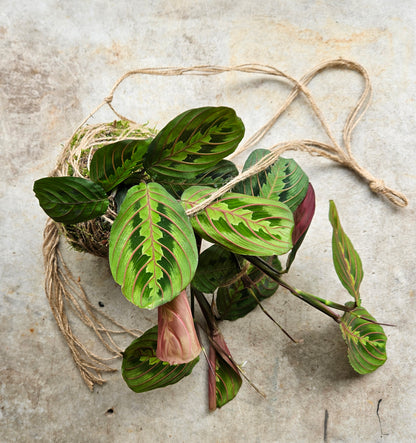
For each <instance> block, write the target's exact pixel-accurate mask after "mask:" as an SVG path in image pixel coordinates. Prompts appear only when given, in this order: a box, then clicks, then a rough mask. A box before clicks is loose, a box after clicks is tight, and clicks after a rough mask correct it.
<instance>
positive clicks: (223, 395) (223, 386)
mask: <svg viewBox="0 0 416 443" xmlns="http://www.w3.org/2000/svg"><path fill="white" fill-rule="evenodd" d="M209 363H210V364H209V369H208V370H209V375H208V395H209V407H210V410H211V411H213V410H214V409H215V408H216V407H218V408H221V407H222V406H224V405H225V404H226V403H228V402H229V401H231V400H232V399H233V398H234V397H235V396H236V395H237V393H238V391H239V390H240V387H241V384H242V379H241V376H240V372H239V369H238V367H237V366H236V365H235V363H234V360H233V359H232V357H231V353H230V350H229V349H228V346H227V343H226V342H225V340H224V336H223V335H222V333H221V331H219V330H218V329H217V330H214V331H212V332H211V334H210V351H209Z"/></svg>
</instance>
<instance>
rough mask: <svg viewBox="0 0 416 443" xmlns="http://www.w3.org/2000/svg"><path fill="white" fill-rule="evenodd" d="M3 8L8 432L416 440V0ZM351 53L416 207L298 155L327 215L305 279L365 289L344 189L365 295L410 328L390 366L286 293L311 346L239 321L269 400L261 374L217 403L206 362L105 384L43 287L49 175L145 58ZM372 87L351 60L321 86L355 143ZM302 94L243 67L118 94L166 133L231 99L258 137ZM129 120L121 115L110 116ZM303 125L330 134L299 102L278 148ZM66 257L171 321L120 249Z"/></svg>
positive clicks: (299, 61)
mask: <svg viewBox="0 0 416 443" xmlns="http://www.w3.org/2000/svg"><path fill="white" fill-rule="evenodd" d="M0 5H1V9H0V11H1V12H0V54H1V57H0V111H1V120H0V168H1V175H0V180H1V181H0V183H1V186H0V202H1V203H0V204H1V214H0V226H1V233H0V238H1V250H2V254H1V258H0V273H1V279H0V281H1V286H2V288H1V291H0V297H1V302H0V317H1V318H0V440H1V441H4V442H14V441H18V442H32V441H38V440H39V441H52V442H123V443H124V442H138V441H140V442H147V441H149V442H153V441H175V442H186V441H195V442H199V441H201V442H211V441H218V442H233V441H236V442H239V441H247V442H256V441H258V442H272V441H276V442H291V441H306V442H309V441H310V442H318V441H329V442H338V441H340V442H341V441H342V442H357V441H364V442H376V441H383V442H406V441H409V442H410V441H415V440H416V400H415V398H416V387H415V383H414V381H415V376H416V374H415V370H414V360H415V349H414V343H415V340H416V335H415V326H416V317H415V314H414V312H415V308H416V297H415V285H416V278H415V272H414V264H415V240H414V234H415V221H416V217H415V203H414V202H415V197H416V175H415V170H416V155H415V146H414V134H415V129H416V128H415V123H414V110H415V98H416V95H415V93H416V88H415V80H414V79H415V74H416V72H415V29H416V26H415V25H416V20H415V18H416V8H415V3H414V2H413V1H412V0H404V1H402V2H391V1H389V0H368V1H366V2H362V1H358V0H352V1H350V2H339V1H335V0H328V1H325V2H323V1H309V0H300V1H296V2H293V1H289V0H287V1H286V0H285V1H279V2H277V1H274V0H265V1H263V2H253V1H250V0H240V1H238V2H231V1H222V0H214V1H211V2H206V1H199V0H197V1H191V0H177V1H168V0H165V1H163V0H155V1H153V2H144V1H134V0H133V1H132V0H129V1H127V0H120V1H118V2H110V1H96V2H85V1H80V0H76V1H69V2H63V1H57V0H38V1H27V0H21V1H19V2H7V1H1V2H0ZM337 57H344V58H349V59H353V60H355V61H357V62H359V63H361V64H363V65H364V66H365V67H366V69H367V70H368V72H369V75H370V77H371V80H372V83H373V87H374V89H373V100H372V104H371V107H370V109H369V111H368V113H367V114H366V115H365V117H364V119H363V121H362V122H360V124H359V125H358V126H357V128H356V131H355V133H354V137H353V149H354V153H355V154H356V157H357V159H358V160H359V161H360V162H362V164H363V165H365V166H366V167H367V168H368V169H369V170H370V171H372V172H373V173H374V174H375V175H377V176H378V177H380V178H382V179H384V180H385V181H386V183H387V184H389V185H390V186H392V187H394V188H398V189H400V190H402V191H403V192H404V193H406V194H407V196H408V197H409V199H410V205H409V206H408V207H407V208H406V209H397V208H395V207H393V206H392V205H391V204H390V203H389V202H387V201H386V200H385V199H383V198H380V197H378V196H375V195H374V194H372V193H371V192H370V190H369V189H368V188H367V187H366V185H365V184H364V183H363V182H362V181H360V180H359V179H358V178H357V177H356V176H354V175H353V174H352V173H350V172H348V171H346V170H344V169H342V168H339V167H336V166H334V165H332V164H330V163H329V162H328V161H327V160H322V159H316V158H314V159H311V158H310V157H308V156H307V155H305V154H302V155H296V159H298V160H299V162H300V163H301V165H302V167H303V168H304V169H305V170H306V171H307V173H308V174H309V176H310V178H311V180H312V182H313V184H314V187H315V190H316V194H317V213H316V217H315V219H314V221H313V223H312V226H311V229H310V230H309V233H308V237H307V239H306V240H305V243H304V246H303V248H302V249H301V251H300V253H299V255H298V259H297V261H296V262H295V264H294V266H293V269H292V272H291V274H290V276H289V277H288V278H289V280H290V281H291V282H292V283H293V285H295V286H296V287H300V288H303V289H305V290H308V291H310V292H313V293H317V294H319V295H321V296H324V297H325V296H328V297H330V298H332V299H335V300H338V301H340V302H344V301H346V300H347V299H348V295H347V294H346V293H345V291H344V290H343V288H342V287H341V285H340V284H339V283H338V281H337V278H336V275H335V272H334V271H333V269H332V259H331V248H330V241H331V231H330V225H329V222H328V220H327V212H328V200H329V199H334V200H335V201H336V203H337V206H338V210H339V212H340V216H341V220H342V222H343V225H344V227H345V229H346V231H347V232H348V234H349V236H350V238H351V239H352V241H353V243H354V245H355V247H356V249H357V250H358V251H359V253H360V255H361V258H362V261H363V265H364V270H365V276H364V281H363V284H362V297H363V299H364V300H365V305H366V307H367V308H368V309H369V311H370V312H371V313H373V315H375V316H376V318H377V319H379V320H380V321H385V322H389V323H394V324H395V325H396V327H389V328H386V332H387V335H388V338H389V340H388V355H389V359H388V361H387V363H386V364H385V366H384V367H382V368H381V369H379V370H378V371H377V372H376V373H374V374H372V375H368V376H364V377H360V376H357V375H355V374H354V373H353V372H352V370H351V369H350V367H349V365H348V361H347V358H346V353H345V349H344V344H343V342H342V338H341V336H340V334H339V333H338V330H337V325H336V324H335V323H334V322H332V321H331V320H329V319H327V318H326V317H324V316H323V315H322V314H320V313H318V312H315V311H314V310H313V309H311V308H309V307H308V306H306V305H303V304H301V302H299V301H297V300H294V299H293V297H292V296H291V295H290V294H288V293H286V292H284V291H283V290H279V291H278V294H276V296H274V297H272V298H271V299H268V300H267V301H265V302H264V305H265V307H266V308H267V309H268V311H269V312H270V313H271V314H272V315H273V316H274V317H275V318H276V319H277V320H278V321H279V322H280V323H281V324H282V325H284V326H285V327H286V328H287V329H288V330H289V331H290V333H291V334H292V335H294V336H296V337H297V338H302V339H303V344H299V345H294V344H292V343H290V342H288V340H287V339H286V337H285V336H283V335H282V334H281V333H280V331H279V330H278V329H277V328H276V327H275V325H274V324H273V323H272V322H270V321H269V320H268V319H267V318H266V317H265V316H264V314H262V312H261V311H260V310H256V311H255V312H253V313H251V314H250V315H249V316H248V317H247V318H246V320H240V321H237V322H233V323H231V322H226V323H224V324H223V325H222V329H223V333H224V336H225V337H226V339H227V342H228V344H229V347H230V349H231V351H232V352H233V355H234V357H235V359H236V360H237V361H239V362H243V361H247V364H246V366H245V370H246V373H247V375H248V376H249V377H250V379H251V380H252V381H253V382H254V383H255V384H256V385H258V386H259V387H260V388H261V389H262V391H264V392H265V393H266V394H267V398H266V399H263V398H261V397H260V396H259V395H258V394H256V392H255V391H254V390H253V389H251V388H250V386H249V385H248V384H247V383H244V385H243V387H242V389H241V391H240V394H239V395H238V397H237V398H236V400H234V401H233V402H232V403H230V404H229V405H227V406H226V407H224V408H223V409H222V410H218V411H216V412H215V413H211V414H210V413H209V412H208V405H207V386H206V382H207V376H206V370H207V365H206V363H205V361H204V358H203V357H202V358H201V362H200V364H199V365H198V366H197V367H196V368H195V370H194V372H193V374H192V375H191V376H190V377H188V378H187V379H185V380H183V381H182V382H181V383H180V384H178V385H174V386H170V387H168V388H166V389H164V390H159V391H154V392H150V393H147V394H140V395H139V394H134V393H133V392H130V391H129V390H128V388H127V387H126V386H125V384H124V382H123V381H122V380H121V377H120V374H119V373H115V374H112V375H109V376H108V383H107V384H105V385H104V386H102V387H99V388H96V389H95V390H94V392H93V393H91V392H89V391H88V390H87V388H86V387H85V386H84V385H83V383H82V381H81V378H80V376H79V374H78V373H77V370H76V369H75V367H74V364H73V362H72V359H71V356H70V354H69V351H68V349H67V348H66V345H65V343H64V340H63V339H62V337H61V335H60V333H59V331H58V329H57V327H56V324H55V321H54V319H53V317H52V315H51V312H50V309H49V306H48V303H47V300H46V298H45V296H44V290H43V263H42V256H41V244H42V230H43V226H44V222H45V220H46V217H45V215H44V214H43V212H42V211H41V210H40V208H39V207H38V205H37V202H36V200H35V198H34V195H33V193H32V184H33V181H34V180H35V179H36V178H39V177H42V176H44V175H46V174H47V173H48V171H49V170H50V169H51V168H52V167H53V165H54V162H55V159H56V156H57V154H58V152H59V150H60V145H61V144H62V143H63V142H64V141H65V140H66V139H67V138H68V137H69V136H70V135H71V132H72V131H73V130H74V128H75V127H76V125H77V124H78V123H79V122H80V121H81V120H82V119H83V118H84V117H85V116H86V115H87V114H88V113H89V112H90V111H91V110H92V109H93V108H94V107H95V106H96V105H97V104H98V103H100V101H101V100H102V99H103V98H104V97H105V96H106V95H107V93H108V92H109V89H110V87H111V85H112V84H113V82H114V81H115V80H116V79H117V78H118V77H119V76H120V75H121V74H122V73H124V72H125V71H126V70H128V69H132V68H136V67H146V66H179V65H185V66H189V65H196V64H220V65H234V64H239V63H247V62H251V63H252V62H256V63H266V64H270V65H273V66H276V67H279V68H280V69H283V70H285V71H286V72H288V73H289V74H291V75H293V76H295V77H297V78H300V77H301V76H302V75H303V74H304V73H305V72H306V71H307V70H308V69H310V68H312V67H313V66H315V65H316V64H318V63H320V62H321V61H323V60H326V59H329V58H337ZM361 87H362V83H361V80H360V79H359V78H358V76H357V75H355V74H353V73H350V72H346V71H333V72H325V73H323V74H322V75H320V76H319V77H318V78H316V79H315V80H313V82H312V83H311V85H310V89H311V91H312V93H313V94H314V96H315V97H316V100H317V102H318V104H319V106H320V107H321V109H322V112H323V113H324V115H325V117H326V118H327V121H328V123H329V124H330V125H331V127H332V128H334V131H335V133H336V134H337V137H338V139H341V134H340V131H341V128H342V124H343V121H344V119H345V118H346V116H347V114H348V112H349V110H350V109H351V107H352V106H353V104H354V102H355V100H356V99H357V97H358V95H359V93H360V90H361ZM288 90H289V89H288V87H287V85H285V84H283V83H281V82H276V81H271V80H269V79H264V78H255V79H251V78H248V77H247V76H239V75H237V74H229V75H224V76H221V77H215V78H213V77H210V78H195V77H192V78H190V77H187V78H149V77H136V78H132V79H130V80H128V81H127V82H126V83H125V84H124V85H123V87H122V88H121V89H120V91H119V92H118V93H117V94H116V97H115V99H114V104H115V106H116V107H117V109H119V110H120V111H121V112H122V113H123V114H124V115H127V116H129V117H131V118H132V119H134V120H136V121H140V122H147V121H148V122H150V123H151V124H153V125H156V126H158V127H161V126H163V125H164V124H165V123H166V122H167V121H168V120H169V119H170V118H171V117H173V116H175V115H176V114H178V113H179V112H181V111H183V110H184V109H187V108H190V107H194V106H199V105H227V106H232V107H234V108H235V109H236V110H237V112H238V114H239V115H240V116H241V117H242V119H243V121H244V122H245V124H246V127H247V133H248V135H250V134H251V133H253V131H254V130H255V129H257V128H258V127H260V126H261V125H262V124H263V123H264V122H265V121H266V119H267V118H268V117H270V116H271V115H272V114H273V112H275V111H276V110H277V109H278V107H279V106H280V104H281V103H282V101H283V100H284V98H285V97H286V94H287V92H288ZM113 118H114V117H113V115H112V114H111V113H110V111H103V112H100V113H99V115H97V117H96V118H95V120H94V121H103V120H104V121H111V120H112V119H113ZM301 137H307V138H316V139H321V140H324V141H325V140H326V139H325V136H324V134H323V133H322V131H321V130H320V128H319V125H318V123H317V120H316V118H314V117H313V116H312V115H311V113H310V110H309V108H308V105H307V103H306V101H305V100H304V99H302V98H299V99H297V100H296V101H295V102H294V103H293V105H292V107H291V108H290V110H289V111H288V112H287V113H286V114H285V115H284V117H283V118H282V119H281V121H279V124H278V125H277V126H276V128H275V129H274V130H273V131H272V133H271V135H270V136H268V137H267V138H266V139H265V141H264V142H262V143H261V144H260V145H261V147H268V146H270V145H271V144H273V143H275V142H277V141H282V140H290V139H295V138H301ZM243 157H244V156H243ZM65 255H66V257H67V259H68V263H69V266H70V268H71V269H72V270H73V271H74V273H75V275H76V276H79V277H80V279H81V281H82V282H83V283H84V284H85V287H86V289H87V292H88V294H89V296H90V297H91V301H92V303H94V304H98V302H101V304H104V307H103V308H102V309H103V310H106V311H105V312H107V313H110V314H114V315H116V316H117V317H118V318H119V319H120V320H122V321H125V322H126V323H128V324H129V325H136V326H137V327H139V328H142V329H147V328H149V327H150V326H151V325H153V324H155V321H156V317H155V315H154V313H153V312H139V311H138V310H137V309H132V306H131V305H129V304H128V303H127V302H125V301H124V298H123V297H122V296H121V295H120V291H119V289H118V287H117V285H115V284H114V283H113V282H112V280H111V276H110V274H109V271H108V267H107V265H106V263H105V261H104V260H100V259H97V258H93V257H90V256H87V255H82V254H79V253H76V252H74V251H70V250H67V251H66V254H65ZM81 333H82V332H81ZM88 340H90V339H88ZM127 342H128V340H127ZM121 343H122V345H123V346H125V344H126V340H125V339H124V342H123V339H122V340H121ZM87 344H88V345H91V342H88V343H87ZM118 364H119V362H117V363H115V366H117V365H118ZM111 411H113V412H112V413H111Z"/></svg>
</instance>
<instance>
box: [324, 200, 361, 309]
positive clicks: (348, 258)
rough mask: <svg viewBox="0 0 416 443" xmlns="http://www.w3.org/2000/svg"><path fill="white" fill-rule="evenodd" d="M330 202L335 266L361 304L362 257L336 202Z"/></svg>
mask: <svg viewBox="0 0 416 443" xmlns="http://www.w3.org/2000/svg"><path fill="white" fill-rule="evenodd" d="M329 203H330V208H329V220H330V222H331V224H332V227H333V234H332V257H333V261H334V267H335V270H336V272H337V275H338V278H339V279H340V281H341V283H342V285H343V286H344V288H345V289H346V290H347V291H348V292H349V293H350V294H351V295H352V296H353V297H354V298H355V300H356V303H357V304H358V305H359V304H360V297H359V290H360V284H361V281H362V279H363V276H364V271H363V266H362V263H361V259H360V256H359V255H358V253H357V251H356V250H355V249H354V246H353V245H352V243H351V240H350V239H349V238H348V236H347V235H346V234H345V232H344V230H343V229H342V226H341V222H340V220H339V217H338V212H337V208H336V206H335V203H334V202H333V201H332V200H331V201H330V202H329Z"/></svg>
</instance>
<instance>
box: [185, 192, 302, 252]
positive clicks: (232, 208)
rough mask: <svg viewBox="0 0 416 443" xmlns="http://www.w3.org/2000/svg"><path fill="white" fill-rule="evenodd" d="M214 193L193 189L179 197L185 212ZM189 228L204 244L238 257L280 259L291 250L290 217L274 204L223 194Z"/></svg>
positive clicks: (256, 198) (240, 195)
mask: <svg viewBox="0 0 416 443" xmlns="http://www.w3.org/2000/svg"><path fill="white" fill-rule="evenodd" d="M212 192H214V190H213V189H212V188H208V187H200V186H193V187H191V188H188V189H187V190H186V191H185V192H184V193H183V195H182V201H183V203H184V205H185V208H186V209H187V210H188V209H190V208H192V207H193V206H194V205H196V204H197V203H199V202H201V201H203V200H205V199H206V198H207V197H209V196H210V195H211V194H212ZM191 221H192V226H193V228H194V229H195V231H196V232H197V233H198V234H199V235H200V236H201V237H202V238H204V239H205V240H208V241H210V242H211V243H217V244H219V245H221V246H223V247H225V248H226V249H229V250H230V251H231V252H235V253H237V254H243V255H244V254H246V255H255V256H270V255H275V254H276V255H281V254H284V253H286V252H288V251H289V250H290V249H291V248H292V230H293V225H294V223H293V215H292V212H291V211H290V209H289V208H288V207H287V206H286V205H285V204H284V203H281V202H279V201H276V200H268V199H264V198H260V197H251V196H248V195H244V194H234V193H226V194H224V195H223V196H222V197H220V198H219V199H218V200H217V201H215V202H214V203H212V204H210V205H209V206H207V207H206V208H205V209H204V210H202V211H200V212H199V213H197V214H196V215H195V216H194V217H193V218H192V220H191Z"/></svg>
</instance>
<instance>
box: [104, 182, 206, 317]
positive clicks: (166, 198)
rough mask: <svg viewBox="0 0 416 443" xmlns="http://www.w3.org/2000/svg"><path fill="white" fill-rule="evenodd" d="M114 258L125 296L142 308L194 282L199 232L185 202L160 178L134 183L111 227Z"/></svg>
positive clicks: (114, 270) (115, 272) (112, 264)
mask: <svg viewBox="0 0 416 443" xmlns="http://www.w3.org/2000/svg"><path fill="white" fill-rule="evenodd" d="M109 260H110V268H111V272H112V274H113V277H114V280H115V281H116V282H117V283H118V284H120V285H121V290H122V292H123V294H124V296H125V297H126V298H127V299H128V300H130V301H131V302H132V303H134V304H135V305H137V306H139V307H141V308H147V309H153V308H155V307H156V306H159V305H161V304H164V303H166V302H168V301H170V300H172V299H173V298H175V297H176V296H177V295H178V294H179V293H180V292H181V291H182V290H183V289H184V288H185V287H186V286H187V285H188V284H189V283H190V282H191V280H192V277H193V275H194V273H195V270H196V267H197V264H198V252H197V247H196V241H195V236H194V233H193V230H192V227H191V224H190V222H189V219H188V217H187V216H186V214H185V211H184V210H183V208H182V206H181V205H180V203H178V202H177V201H176V200H175V199H174V198H173V197H172V196H171V195H170V194H169V193H168V192H167V191H166V190H165V189H164V188H163V187H162V186H161V185H159V184H158V183H148V184H145V183H141V184H140V185H137V186H133V187H132V188H130V189H129V191H128V193H127V195H126V198H125V199H124V201H123V203H122V205H121V208H120V211H119V214H118V215H117V217H116V219H115V221H114V223H113V225H112V228H111V233H110V241H109Z"/></svg>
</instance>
